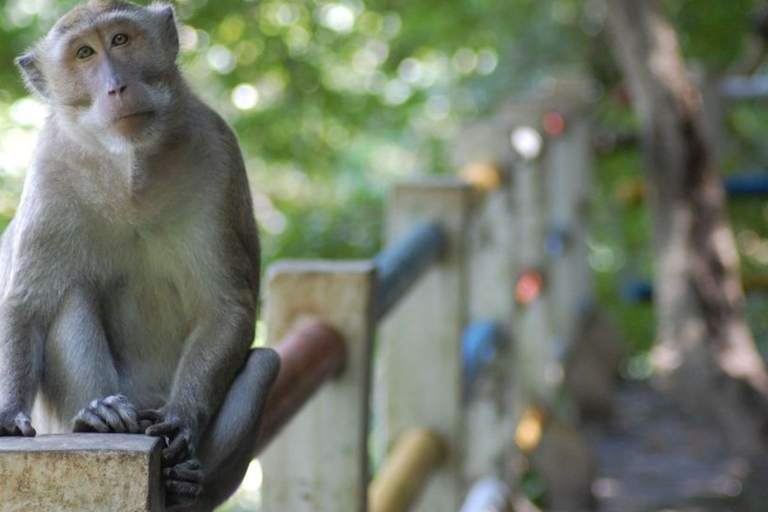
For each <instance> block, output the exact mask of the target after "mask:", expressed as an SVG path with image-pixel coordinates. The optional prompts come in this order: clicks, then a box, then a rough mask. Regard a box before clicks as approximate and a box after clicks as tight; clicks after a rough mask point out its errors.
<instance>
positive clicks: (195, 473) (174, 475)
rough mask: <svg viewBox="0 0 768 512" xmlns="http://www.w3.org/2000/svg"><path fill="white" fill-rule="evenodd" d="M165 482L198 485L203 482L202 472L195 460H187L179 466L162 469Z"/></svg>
mask: <svg viewBox="0 0 768 512" xmlns="http://www.w3.org/2000/svg"><path fill="white" fill-rule="evenodd" d="M163 476H164V477H165V478H166V480H176V481H181V482H191V483H200V482H202V481H203V472H202V470H201V469H200V463H199V462H197V459H188V460H186V461H184V462H182V463H181V464H177V465H175V466H173V467H170V468H165V469H163Z"/></svg>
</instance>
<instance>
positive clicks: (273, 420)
mask: <svg viewBox="0 0 768 512" xmlns="http://www.w3.org/2000/svg"><path fill="white" fill-rule="evenodd" d="M274 349H275V350H276V351H277V353H278V354H279V355H280V360H281V366H280V374H279V375H278V376H277V380H276V381H275V384H274V386H273V387H272V391H271V392H270V393H269V398H268V399H267V405H266V406H265V409H264V419H263V422H262V425H261V432H260V434H259V441H258V444H257V445H256V454H259V453H261V451H262V450H263V449H264V448H266V446H267V445H268V444H269V443H270V441H272V439H274V437H275V436H276V435H277V434H278V433H279V432H280V430H282V428H283V427H284V426H285V425H286V424H287V423H288V422H289V421H290V420H291V419H292V418H293V417H294V416H295V415H296V413H297V412H299V411H300V410H301V408H302V407H303V406H304V404H305V403H307V401H308V400H309V399H310V398H311V397H312V395H314V394H315V392H316V391H317V390H318V389H320V387H321V386H322V385H323V384H324V383H325V382H326V381H327V380H328V379H330V378H331V377H333V376H335V375H338V374H339V373H340V372H341V371H342V370H343V368H344V363H345V361H346V358H347V349H346V345H345V344H344V339H343V338H342V337H341V334H339V332H338V331H337V330H336V329H334V328H333V327H331V326H330V325H328V324H326V323H324V322H321V321H319V320H306V321H303V322H301V323H299V324H298V325H297V326H296V327H294V329H293V330H291V331H290V332H289V333H288V334H287V335H286V336H285V337H284V338H283V339H282V340H281V341H280V343H279V344H278V345H277V346H276V347H274Z"/></svg>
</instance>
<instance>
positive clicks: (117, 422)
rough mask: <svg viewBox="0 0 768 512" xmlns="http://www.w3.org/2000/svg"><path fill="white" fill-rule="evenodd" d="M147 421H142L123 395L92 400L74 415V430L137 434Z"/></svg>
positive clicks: (142, 429) (145, 425)
mask: <svg viewBox="0 0 768 512" xmlns="http://www.w3.org/2000/svg"><path fill="white" fill-rule="evenodd" d="M147 425H148V423H147V422H142V421H141V419H140V418H139V415H138V413H137V412H136V409H135V408H134V407H133V405H132V404H131V402H129V401H128V399H127V398H126V397H124V396H123V395H112V396H108V397H107V398H105V399H104V400H94V401H93V402H91V403H90V404H88V407H85V408H84V409H81V410H80V412H78V413H77V416H75V424H74V428H73V431H74V432H100V433H102V434H106V433H110V432H117V433H130V434H139V433H141V432H144V430H145V429H146V428H147Z"/></svg>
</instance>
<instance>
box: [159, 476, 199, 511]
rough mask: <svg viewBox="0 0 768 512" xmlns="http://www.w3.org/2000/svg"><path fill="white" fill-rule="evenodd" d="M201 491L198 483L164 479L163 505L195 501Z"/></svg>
mask: <svg viewBox="0 0 768 512" xmlns="http://www.w3.org/2000/svg"><path fill="white" fill-rule="evenodd" d="M202 493H203V486H202V484H200V483H192V482H184V481H180V480H166V481H165V506H166V507H170V506H174V505H186V504H189V503H192V502H193V501H195V499H196V498H197V497H198V496H200V495H201V494H202Z"/></svg>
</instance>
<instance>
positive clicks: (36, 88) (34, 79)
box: [14, 51, 50, 99]
mask: <svg viewBox="0 0 768 512" xmlns="http://www.w3.org/2000/svg"><path fill="white" fill-rule="evenodd" d="M14 62H15V63H16V66H18V68H19V71H21V76H22V77H23V78H24V83H25V84H27V88H28V89H29V90H30V91H32V92H33V93H36V94H38V95H40V96H42V97H43V98H45V99H48V98H49V97H50V91H49V90H48V83H47V82H46V81H45V77H44V76H43V73H42V71H40V66H39V64H38V62H37V57H36V56H35V52H34V51H30V52H27V53H25V54H24V55H22V56H21V57H16V60H14Z"/></svg>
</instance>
